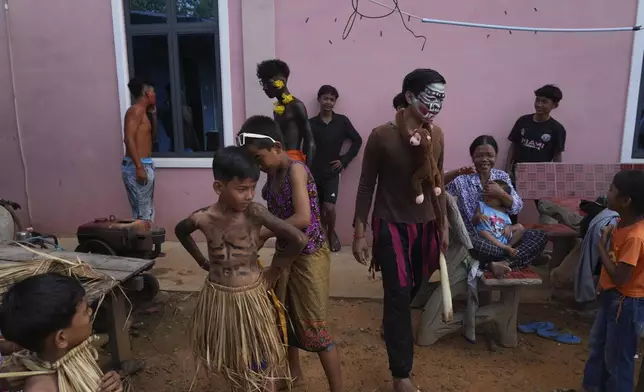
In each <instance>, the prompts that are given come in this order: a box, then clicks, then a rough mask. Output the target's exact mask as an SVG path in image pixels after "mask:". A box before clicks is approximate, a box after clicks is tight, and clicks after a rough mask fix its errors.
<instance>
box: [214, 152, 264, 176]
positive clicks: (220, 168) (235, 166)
mask: <svg viewBox="0 0 644 392" xmlns="http://www.w3.org/2000/svg"><path fill="white" fill-rule="evenodd" d="M212 173H213V175H214V176H215V180H217V181H223V182H227V181H232V180H234V179H235V178H237V179H238V180H246V179H248V178H250V179H251V180H253V181H257V180H259V166H257V164H256V163H255V161H254V160H253V157H252V156H250V154H249V153H248V151H246V149H245V148H243V147H237V146H228V147H224V148H223V149H221V150H219V151H217V152H216V153H215V156H214V157H213V158H212Z"/></svg>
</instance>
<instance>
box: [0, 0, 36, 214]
mask: <svg viewBox="0 0 644 392" xmlns="http://www.w3.org/2000/svg"><path fill="white" fill-rule="evenodd" d="M4 18H5V31H6V33H7V51H8V52H9V56H8V57H9V74H10V75H11V93H12V94H13V110H14V115H15V116H16V131H17V133H18V146H19V149H20V162H21V163H22V172H23V173H24V182H25V198H26V199H27V216H28V218H29V225H32V224H33V219H32V216H31V197H30V196H29V174H28V169H27V161H26V159H25V150H24V147H23V145H22V132H21V127H20V116H19V115H18V97H17V95H16V78H15V76H14V70H15V67H14V64H13V48H12V46H11V23H10V21H9V19H10V18H9V0H4Z"/></svg>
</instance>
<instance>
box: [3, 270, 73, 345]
mask: <svg viewBox="0 0 644 392" xmlns="http://www.w3.org/2000/svg"><path fill="white" fill-rule="evenodd" d="M83 298H85V289H84V288H83V286H81V284H80V283H79V282H78V281H77V280H76V279H75V278H71V277H68V276H63V275H59V274H53V273H47V274H40V275H35V276H30V277H28V278H27V279H25V280H22V281H20V282H18V283H16V284H14V285H13V286H11V287H10V288H9V290H7V292H6V293H5V294H4V296H3V299H2V306H1V307H0V330H1V331H2V335H3V336H4V338H5V339H7V340H8V341H10V342H14V343H16V344H18V345H19V346H21V347H24V348H26V349H27V350H29V351H32V352H35V353H41V352H42V351H43V350H44V349H45V340H46V339H47V337H49V336H50V335H51V334H53V333H55V332H57V331H60V330H61V329H65V328H67V327H69V326H70V325H71V324H72V320H73V319H74V316H75V315H76V312H77V309H78V305H79V304H80V303H81V302H82V301H83Z"/></svg>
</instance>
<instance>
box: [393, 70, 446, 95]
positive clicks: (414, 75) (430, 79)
mask: <svg viewBox="0 0 644 392" xmlns="http://www.w3.org/2000/svg"><path fill="white" fill-rule="evenodd" d="M434 83H442V84H445V83H446V82H445V78H444V77H443V75H441V74H439V73H438V72H437V71H434V70H433V69H428V68H419V69H416V70H414V71H411V72H410V73H408V74H407V76H405V79H404V80H403V85H402V92H403V93H406V92H407V91H409V92H411V93H412V94H414V95H417V94H420V93H421V92H422V91H423V90H425V88H427V86H429V85H430V84H434Z"/></svg>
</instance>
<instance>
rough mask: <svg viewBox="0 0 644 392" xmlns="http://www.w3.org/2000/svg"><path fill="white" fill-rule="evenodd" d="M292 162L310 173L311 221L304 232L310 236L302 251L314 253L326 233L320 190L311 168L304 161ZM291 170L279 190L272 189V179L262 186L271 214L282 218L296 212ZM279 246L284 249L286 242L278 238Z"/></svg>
mask: <svg viewBox="0 0 644 392" xmlns="http://www.w3.org/2000/svg"><path fill="white" fill-rule="evenodd" d="M291 164H292V165H294V164H297V165H302V166H304V169H306V173H307V174H308V181H307V182H306V188H307V190H308V192H309V204H310V206H311V223H310V224H309V227H307V228H306V230H304V233H305V234H306V235H307V236H308V237H309V243H308V244H307V245H306V247H305V248H304V250H302V253H305V254H312V253H315V252H317V251H318V250H319V249H320V248H322V247H323V246H324V241H326V239H325V235H324V231H323V230H322V225H321V224H320V204H319V202H318V190H317V187H316V186H315V180H313V176H312V175H311V172H310V171H309V168H308V167H307V166H306V165H305V164H304V163H302V162H298V161H291ZM290 173H291V171H290V168H289V170H288V171H287V173H286V176H285V177H284V183H283V184H282V187H281V189H280V190H279V192H274V191H273V190H271V186H270V179H269V180H268V182H266V184H265V185H264V188H262V197H263V198H264V200H266V204H267V206H268V210H269V211H270V212H271V214H273V215H275V216H276V217H278V218H280V219H288V218H290V217H291V216H293V214H295V206H294V204H293V192H292V190H291V174H290ZM276 245H277V248H278V249H283V248H284V246H285V243H284V241H283V240H279V239H278V240H277V243H276Z"/></svg>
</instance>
